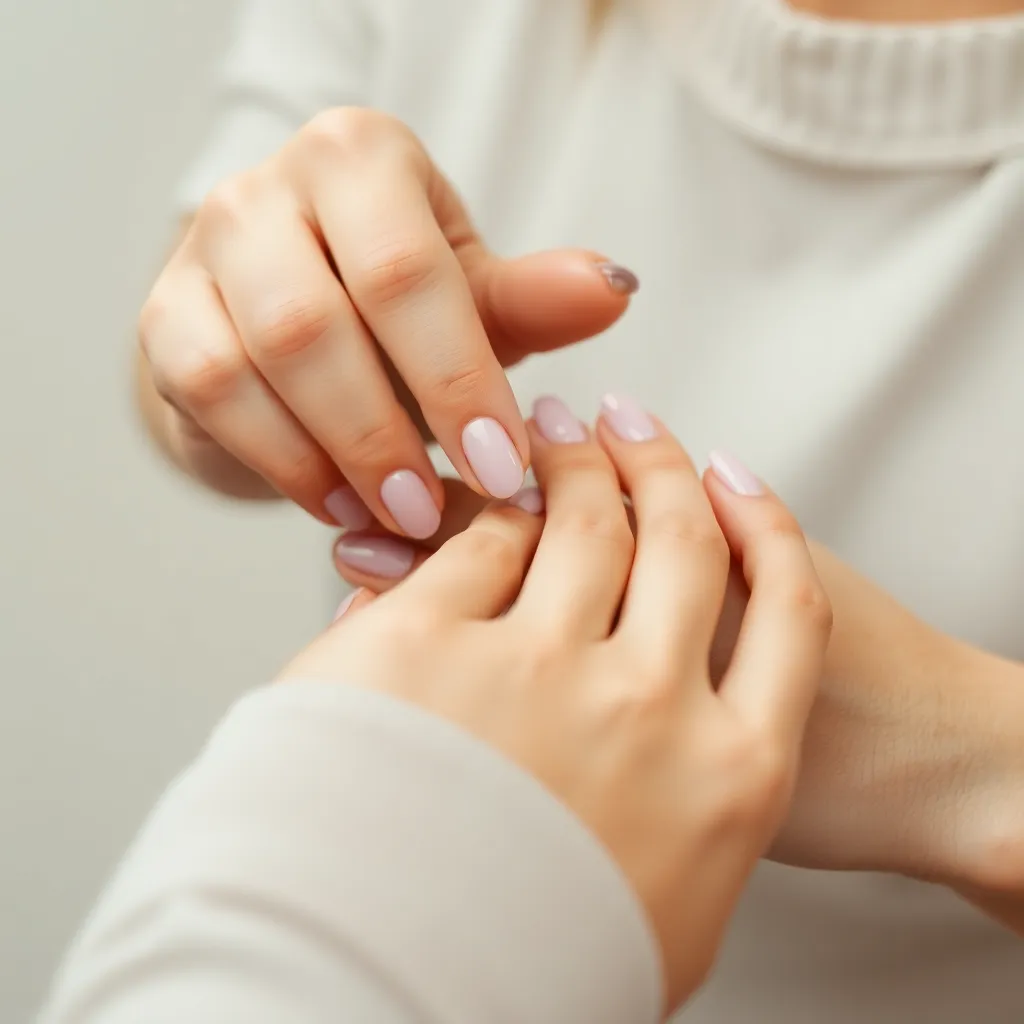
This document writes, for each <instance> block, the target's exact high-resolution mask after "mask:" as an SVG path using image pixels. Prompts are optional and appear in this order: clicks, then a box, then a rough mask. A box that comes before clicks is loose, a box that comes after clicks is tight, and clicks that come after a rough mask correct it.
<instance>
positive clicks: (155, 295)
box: [137, 288, 169, 359]
mask: <svg viewBox="0 0 1024 1024" xmlns="http://www.w3.org/2000/svg"><path fill="white" fill-rule="evenodd" d="M168 309H169V306H168V303H167V301H166V300H165V299H164V297H163V295H162V293H161V292H160V291H158V290H157V288H154V289H153V291H151V292H150V293H149V295H148V296H147V298H146V301H145V302H144V303H143V304H142V309H141V310H139V319H138V324H137V328H138V335H139V343H140V344H141V345H142V351H143V353H144V355H145V356H146V358H147V359H152V358H153V352H152V341H153V338H154V337H155V335H156V334H157V333H158V332H159V331H160V329H161V328H162V327H163V326H164V324H166V323H167V315H168Z"/></svg>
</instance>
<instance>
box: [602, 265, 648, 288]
mask: <svg viewBox="0 0 1024 1024" xmlns="http://www.w3.org/2000/svg"><path fill="white" fill-rule="evenodd" d="M598 266H599V268H600V270H601V273H602V274H603V275H604V278H605V280H606V281H607V282H608V284H609V286H610V287H611V289H612V291H614V292H617V293H618V294H619V295H625V296H631V295H635V294H636V293H637V292H638V291H640V278H638V277H637V276H636V274H634V273H633V271H632V270H630V269H629V268H628V267H624V266H622V264H621V263H613V262H612V261H611V260H607V261H605V262H604V263H600V264H598Z"/></svg>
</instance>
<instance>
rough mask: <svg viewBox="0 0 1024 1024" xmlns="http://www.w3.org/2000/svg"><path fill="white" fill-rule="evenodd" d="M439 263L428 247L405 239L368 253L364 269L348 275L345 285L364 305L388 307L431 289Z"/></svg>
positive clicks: (363, 265)
mask: <svg viewBox="0 0 1024 1024" xmlns="http://www.w3.org/2000/svg"><path fill="white" fill-rule="evenodd" d="M440 263H441V260H440V258H439V255H438V253H436V252H434V251H433V250H432V249H431V248H430V247H429V246H426V245H422V244H417V243H416V242H415V241H414V240H413V239H402V240H400V241H397V242H391V243H388V244H382V245H379V246H378V247H377V248H376V250H375V251H373V252H370V253H368V254H367V255H366V256H365V258H364V260H363V264H362V266H361V267H359V268H358V269H356V270H353V271H352V272H351V273H350V274H348V275H346V279H345V283H346V285H347V286H348V287H349V289H350V291H351V292H352V294H353V295H355V296H358V297H359V299H360V300H361V301H362V302H363V303H364V304H366V305H369V306H376V307H387V306H391V305H394V303H396V302H399V301H401V300H402V299H404V298H407V297H408V296H410V295H412V294H415V293H420V292H423V291H426V290H429V289H430V287H431V285H432V284H433V282H434V280H435V278H436V274H437V271H438V268H439V266H440Z"/></svg>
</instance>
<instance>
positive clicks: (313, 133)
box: [302, 107, 405, 159]
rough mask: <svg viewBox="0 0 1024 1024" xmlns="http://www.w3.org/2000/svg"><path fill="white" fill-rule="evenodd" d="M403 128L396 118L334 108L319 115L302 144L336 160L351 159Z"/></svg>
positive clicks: (304, 131) (364, 110)
mask: <svg viewBox="0 0 1024 1024" xmlns="http://www.w3.org/2000/svg"><path fill="white" fill-rule="evenodd" d="M404 130H405V129H404V126H403V125H402V124H401V122H399V121H397V120H396V119H395V118H393V117H390V116H389V115H387V114H383V113H381V112H380V111H378V110H371V109H369V108H367V107H332V108H331V109H330V110H324V111H322V112H321V113H319V114H317V115H316V117H314V118H313V119H312V120H311V121H309V122H308V123H307V125H306V127H305V128H304V129H303V132H302V138H303V141H304V142H305V143H306V144H307V145H308V146H309V147H311V149H312V150H314V151H316V152H321V153H324V155H326V156H329V157H331V158H333V159H339V158H341V159H349V158H351V157H354V156H359V155H361V154H364V153H366V152H368V151H370V150H371V149H373V148H375V147H376V146H378V145H379V144H380V142H381V141H382V140H383V139H385V138H387V137H388V136H389V135H391V134H394V133H395V132H396V131H398V132H404Z"/></svg>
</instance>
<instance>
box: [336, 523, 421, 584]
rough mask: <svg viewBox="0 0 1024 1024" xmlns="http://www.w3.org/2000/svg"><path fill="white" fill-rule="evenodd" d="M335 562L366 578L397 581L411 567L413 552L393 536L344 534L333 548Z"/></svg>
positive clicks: (414, 552) (411, 548)
mask: <svg viewBox="0 0 1024 1024" xmlns="http://www.w3.org/2000/svg"><path fill="white" fill-rule="evenodd" d="M334 553H335V554H336V555H337V556H338V559H339V560H340V561H342V562H344V563H345V565H348V566H351V567H352V568H353V569H358V570H359V571H360V572H365V573H366V574H367V575H368V576H380V577H381V578H382V579H388V580H400V579H401V578H402V577H403V576H406V575H407V574H408V572H409V570H410V569H411V568H412V563H413V561H414V559H415V558H416V551H415V549H414V548H413V547H412V545H411V544H406V543H404V542H403V541H401V540H399V539H398V538H396V537H368V536H366V535H365V534H358V533H346V534H345V536H344V537H342V538H341V540H339V541H338V543H337V544H335V545H334Z"/></svg>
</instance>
